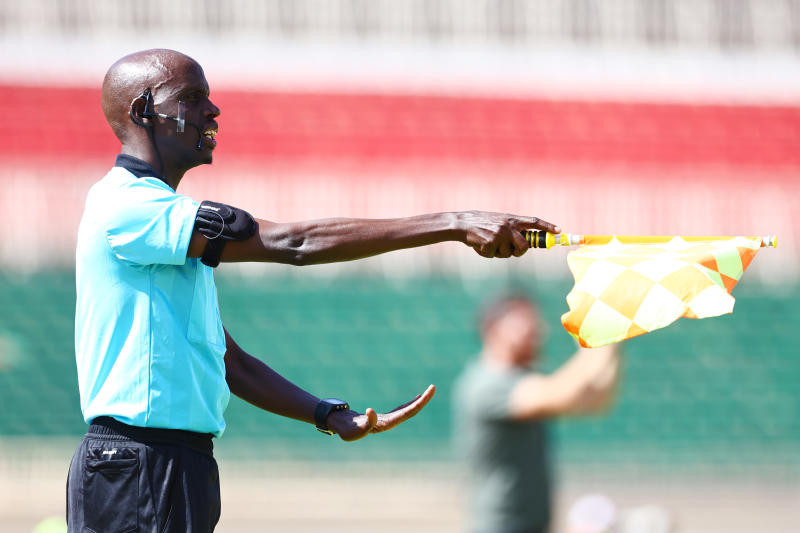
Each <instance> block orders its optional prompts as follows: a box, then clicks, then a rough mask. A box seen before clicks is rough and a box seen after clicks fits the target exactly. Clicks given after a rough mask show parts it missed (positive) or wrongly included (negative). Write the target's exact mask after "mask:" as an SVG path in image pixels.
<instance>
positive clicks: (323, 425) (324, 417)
mask: <svg viewBox="0 0 800 533" xmlns="http://www.w3.org/2000/svg"><path fill="white" fill-rule="evenodd" d="M345 409H350V405H349V404H348V403H347V402H345V401H342V400H339V399H336V398H325V399H324V400H320V401H319V403H318V404H317V408H316V409H314V423H315V424H316V425H317V430H318V431H320V432H322V433H325V434H326V435H333V431H331V430H330V429H328V415H330V414H331V412H333V411H344V410H345Z"/></svg>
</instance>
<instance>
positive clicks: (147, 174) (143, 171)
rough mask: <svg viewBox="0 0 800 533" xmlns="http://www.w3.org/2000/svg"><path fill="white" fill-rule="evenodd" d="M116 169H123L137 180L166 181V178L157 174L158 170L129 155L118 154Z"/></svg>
mask: <svg viewBox="0 0 800 533" xmlns="http://www.w3.org/2000/svg"><path fill="white" fill-rule="evenodd" d="M114 166H115V167H122V168H124V169H125V170H127V171H128V172H130V173H131V174H133V175H134V176H136V177H137V178H158V179H160V180H161V181H164V176H162V175H161V174H159V173H158V172H156V169H154V168H153V167H151V166H150V164H149V163H146V162H144V161H142V160H141V159H139V158H138V157H133V156H132V155H128V154H118V155H117V160H116V162H115V163H114Z"/></svg>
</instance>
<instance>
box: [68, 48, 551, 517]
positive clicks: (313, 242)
mask: <svg viewBox="0 0 800 533" xmlns="http://www.w3.org/2000/svg"><path fill="white" fill-rule="evenodd" d="M102 105H103V112H104V114H105V117H106V120H107V121H108V124H109V125H110V126H111V129H112V130H113V132H114V134H115V135H116V137H117V138H118V139H119V141H120V142H121V144H122V148H121V153H120V154H119V155H118V156H117V159H116V162H115V164H114V167H113V168H112V169H111V170H110V171H109V172H108V174H106V175H105V177H103V178H102V179H101V180H100V181H98V182H97V183H96V184H94V185H93V186H92V188H91V189H90V191H89V193H88V196H87V198H86V205H85V209H84V213H83V217H82V219H81V223H80V228H79V230H78V245H77V251H76V283H77V305H76V318H75V351H76V360H77V369H78V385H79V388H80V399H81V410H82V412H83V415H84V418H85V420H86V422H87V423H88V424H89V430H88V432H87V434H86V436H85V437H84V439H83V440H82V442H81V444H80V445H79V447H78V449H77V451H76V452H75V455H74V457H73V459H72V462H71V464H70V469H69V477H68V481H67V523H68V526H69V531H70V532H75V533H77V532H84V531H94V532H97V533H100V532H103V533H105V532H124V531H140V532H153V533H161V532H182V533H185V532H209V531H213V529H214V527H215V525H216V523H217V521H218V520H219V516H220V494H219V475H218V470H217V464H216V462H215V460H214V457H213V453H212V449H213V444H212V440H213V438H214V437H219V436H221V435H222V433H223V431H224V430H225V420H224V418H223V413H224V411H225V407H226V406H227V403H228V399H229V397H230V393H231V392H233V394H236V395H237V396H239V397H240V398H242V399H244V400H246V401H248V402H250V403H251V404H253V405H255V406H256V407H259V408H261V409H264V410H266V411H270V412H273V413H277V414H279V415H282V416H286V417H289V418H294V419H297V420H300V421H303V422H307V423H310V424H314V425H316V426H317V429H319V430H320V431H322V432H325V433H328V434H337V435H338V436H339V437H340V438H341V439H343V440H346V441H351V440H356V439H360V438H362V437H365V436H367V435H368V434H369V433H377V432H380V431H386V430H388V429H391V428H393V427H394V426H396V425H398V424H400V423H401V422H403V421H405V420H407V419H409V418H411V417H412V416H414V415H415V414H416V413H417V412H418V411H419V410H420V409H422V408H423V407H424V406H425V404H426V403H427V402H428V401H429V400H430V399H431V398H432V397H433V394H434V387H433V386H431V387H429V388H428V389H427V390H426V391H425V392H424V393H423V394H421V395H419V396H417V397H416V398H414V399H413V400H411V401H410V402H408V403H406V404H404V405H402V406H400V407H398V408H397V409H395V410H393V411H391V412H389V413H386V414H378V413H376V412H375V411H373V410H372V409H366V411H365V412H364V413H359V412H356V411H354V410H351V409H350V407H349V405H348V404H347V402H345V401H343V400H338V399H333V398H328V399H322V400H321V399H320V398H317V397H316V396H314V395H313V394H311V393H309V392H306V391H304V390H302V389H301V388H299V387H297V386H295V385H293V384H292V383H290V382H289V381H287V380H286V379H284V378H283V377H281V376H280V375H279V374H277V373H276V372H275V371H273V370H272V369H271V368H270V367H269V366H267V365H265V364H264V363H263V362H261V361H260V360H259V359H257V358H255V357H253V356H251V355H249V354H248V353H246V352H245V351H244V350H242V349H241V348H240V347H239V346H238V345H237V344H236V342H235V341H234V340H233V339H232V338H231V336H230V335H229V334H228V332H227V331H226V330H225V328H224V327H223V324H222V321H221V320H220V316H219V309H218V307H217V292H216V287H215V285H214V274H213V272H214V271H213V268H214V267H215V266H217V265H218V264H219V262H220V261H222V262H233V261H260V262H277V263H288V264H292V265H309V264H318V263H327V262H334V261H348V260H353V259H360V258H363V257H369V256H372V255H376V254H380V253H384V252H389V251H392V250H398V249H402V248H411V247H416V246H424V245H428V244H433V243H437V242H442V241H460V242H463V243H465V244H467V245H469V246H471V247H473V248H474V249H475V250H476V252H477V253H479V254H481V255H483V256H485V257H510V256H512V255H514V256H519V255H522V254H523V253H525V251H526V250H527V248H528V245H527V242H526V241H525V239H524V238H523V237H522V235H521V232H522V231H524V230H530V229H543V230H547V231H556V232H557V231H558V228H557V227H555V226H553V225H552V224H549V223H547V222H544V221H541V220H539V219H536V218H528V217H519V216H511V215H504V214H497V213H484V212H476V211H471V212H462V213H439V214H429V215H422V216H417V217H412V218H402V219H392V220H359V219H342V218H338V219H326V220H315V221H307V222H297V223H286V224H283V223H275V222H269V221H267V220H260V219H254V218H253V217H252V216H250V214H248V213H246V212H245V211H242V210H241V209H237V208H236V207H234V206H227V205H224V204H219V203H215V202H212V201H203V202H197V201H195V200H194V199H192V198H189V197H186V196H183V195H180V194H178V193H176V190H177V188H178V185H179V183H180V181H181V179H182V178H183V176H184V174H185V173H186V171H188V170H189V169H191V168H194V167H196V166H198V165H203V164H209V163H211V161H212V154H213V151H214V149H215V147H216V144H217V143H216V140H215V136H216V133H217V122H216V118H217V117H218V116H219V114H220V110H219V109H218V108H217V107H216V106H215V105H214V104H213V103H212V102H211V100H210V99H209V86H208V82H207V81H206V78H205V75H204V73H203V69H202V68H201V67H200V65H199V64H198V63H197V62H196V61H194V60H193V59H191V58H190V57H188V56H186V55H184V54H181V53H179V52H175V51H171V50H146V51H142V52H137V53H134V54H131V55H128V56H126V57H123V58H122V59H120V60H118V61H117V62H116V63H114V64H113V65H112V66H111V68H110V69H109V70H108V72H107V73H106V76H105V79H104V80H103V91H102Z"/></svg>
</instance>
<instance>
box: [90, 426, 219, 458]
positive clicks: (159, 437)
mask: <svg viewBox="0 0 800 533" xmlns="http://www.w3.org/2000/svg"><path fill="white" fill-rule="evenodd" d="M87 435H88V436H90V437H99V438H106V439H108V438H109V437H111V438H114V439H119V440H131V441H135V442H141V443H144V444H176V445H179V446H186V447H188V448H191V449H193V450H195V451H198V452H200V453H203V454H206V455H212V456H213V454H214V443H213V442H212V440H211V439H212V438H213V437H214V436H213V435H212V434H211V433H195V432H194V431H186V430H184V429H164V428H145V427H139V426H129V425H128V424H124V423H122V422H120V421H119V420H117V419H115V418H111V417H110V416H98V417H97V418H95V419H94V420H92V424H91V425H90V426H89V432H88V433H87Z"/></svg>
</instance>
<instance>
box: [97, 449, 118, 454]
mask: <svg viewBox="0 0 800 533" xmlns="http://www.w3.org/2000/svg"><path fill="white" fill-rule="evenodd" d="M115 453H117V449H116V448H114V449H113V450H103V451H102V452H100V455H114V454H115Z"/></svg>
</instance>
